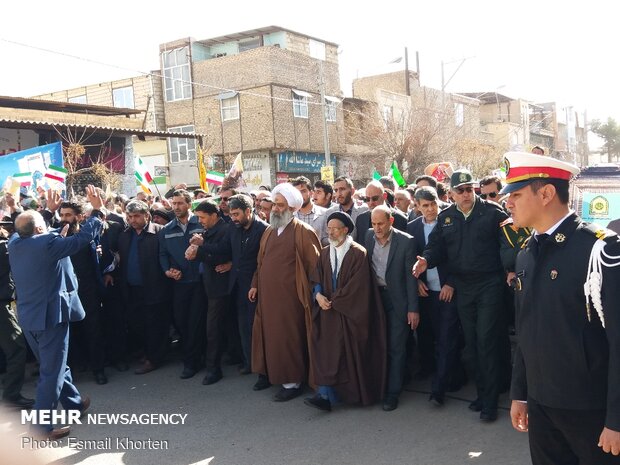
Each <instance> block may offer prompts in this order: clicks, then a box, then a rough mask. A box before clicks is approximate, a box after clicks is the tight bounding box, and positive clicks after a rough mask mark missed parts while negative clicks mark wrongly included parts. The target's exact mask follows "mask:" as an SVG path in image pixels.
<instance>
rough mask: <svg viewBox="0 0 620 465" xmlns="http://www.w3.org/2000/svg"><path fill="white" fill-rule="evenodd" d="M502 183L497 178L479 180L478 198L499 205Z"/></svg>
mask: <svg viewBox="0 0 620 465" xmlns="http://www.w3.org/2000/svg"><path fill="white" fill-rule="evenodd" d="M501 190H502V181H501V180H500V179H499V178H498V177H497V176H485V177H484V178H482V179H481V180H480V198H481V199H485V200H490V201H492V202H496V203H499V191H501Z"/></svg>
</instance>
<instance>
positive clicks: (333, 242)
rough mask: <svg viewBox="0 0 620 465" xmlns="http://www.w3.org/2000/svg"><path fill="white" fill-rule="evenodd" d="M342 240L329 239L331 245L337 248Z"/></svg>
mask: <svg viewBox="0 0 620 465" xmlns="http://www.w3.org/2000/svg"><path fill="white" fill-rule="evenodd" d="M341 242H342V241H335V240H333V239H329V245H331V246H332V247H334V248H336V247H338V246H339V245H340V243H341Z"/></svg>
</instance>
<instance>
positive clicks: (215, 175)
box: [205, 170, 226, 186]
mask: <svg viewBox="0 0 620 465" xmlns="http://www.w3.org/2000/svg"><path fill="white" fill-rule="evenodd" d="M225 177H226V175H225V174H224V173H220V172H218V171H211V170H209V171H207V176H206V178H205V179H206V181H207V182H208V183H209V184H215V185H216V186H221V185H222V183H223V182H224V178H225Z"/></svg>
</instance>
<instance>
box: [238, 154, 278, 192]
mask: <svg viewBox="0 0 620 465" xmlns="http://www.w3.org/2000/svg"><path fill="white" fill-rule="evenodd" d="M242 160H243V180H244V181H245V184H246V189H247V190H254V189H258V188H259V187H260V186H271V168H270V163H269V154H267V153H249V154H245V153H244V154H243V155H242ZM246 189H244V190H246Z"/></svg>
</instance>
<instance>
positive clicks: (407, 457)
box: [0, 362, 530, 465]
mask: <svg viewBox="0 0 620 465" xmlns="http://www.w3.org/2000/svg"><path fill="white" fill-rule="evenodd" d="M134 368H135V364H134V366H132V369H131V370H129V371H126V372H117V371H116V370H115V369H114V368H108V369H107V373H108V376H109V383H108V384H107V385H103V386H99V385H97V384H95V382H94V381H93V380H92V377H91V376H90V374H89V373H79V374H76V376H75V377H76V384H77V386H78V388H79V389H80V390H81V392H82V393H83V394H87V395H89V396H90V397H91V399H92V404H91V408H90V410H89V413H91V414H112V413H125V414H173V413H174V414H187V416H186V417H185V424H183V425H171V424H168V425H161V424H160V425H154V424H128V425H113V424H105V423H104V422H102V421H98V422H97V424H87V423H85V422H84V423H83V424H81V425H73V427H72V431H71V435H70V436H71V437H72V438H74V439H72V441H73V443H74V445H75V444H79V443H78V441H81V440H86V441H90V443H94V444H99V445H100V446H101V448H100V449H96V450H92V449H91V450H80V449H77V448H76V447H68V440H67V439H66V438H65V439H64V440H62V441H61V442H60V443H59V444H56V445H54V446H52V447H42V448H39V449H38V450H34V451H33V450H31V449H32V448H33V447H32V445H28V444H27V443H25V441H26V439H25V438H29V434H28V432H27V427H26V426H23V425H22V424H21V418H20V414H19V411H9V412H6V413H5V414H4V416H3V418H2V420H1V421H0V430H1V431H2V432H1V433H0V435H1V436H2V437H4V441H5V444H8V446H10V447H12V448H14V449H16V450H18V451H20V452H21V453H23V454H25V456H26V459H25V461H24V462H23V463H28V464H30V463H45V464H54V465H65V464H67V465H69V464H105V465H114V464H131V465H158V464H171V465H190V464H207V463H210V464H213V465H244V464H248V465H250V464H252V465H261V464H265V465H276V464H287V465H292V464H293V465H297V464H299V465H302V464H303V465H306V464H308V465H309V464H343V465H344V464H356V465H359V464H373V465H375V464H385V465H393V464H413V465H443V464H446V465H447V464H476V465H483V464H489V465H491V464H493V465H497V464H502V465H513V464H514V465H525V464H529V463H530V460H529V452H528V442H527V435H525V434H520V433H517V432H516V431H514V430H513V429H512V427H511V425H510V420H509V415H508V410H507V409H508V405H509V401H508V399H507V398H506V397H505V395H504V396H502V398H501V401H500V405H501V407H503V408H502V409H500V415H499V419H498V420H497V421H496V422H495V423H491V424H484V423H482V422H480V420H479V419H478V414H476V413H473V412H471V411H469V410H468V408H467V405H468V403H469V401H471V400H472V399H473V398H474V397H475V395H474V388H473V385H472V383H470V384H469V385H468V386H466V387H465V388H463V389H462V390H461V391H459V392H457V393H453V394H452V395H451V397H449V398H448V399H447V400H446V404H445V405H444V406H443V407H434V406H433V405H431V404H430V403H429V402H428V393H427V391H428V386H429V383H430V380H429V381H425V382H419V383H414V384H412V385H409V386H408V387H407V388H406V391H405V392H404V393H403V394H402V396H401V399H400V406H399V408H398V409H396V410H395V411H392V412H384V411H383V410H382V409H381V406H380V405H375V406H371V407H364V408H362V407H340V408H336V409H334V411H332V412H331V413H325V412H321V411H318V410H314V409H311V408H310V407H307V406H306V405H304V403H303V397H300V398H297V399H294V400H292V401H290V402H287V403H277V402H273V401H272V396H273V394H274V393H275V392H276V388H275V387H272V388H270V389H267V390H265V391H260V392H254V391H252V385H253V384H254V382H255V380H256V376H255V375H246V376H242V375H239V374H238V373H237V370H236V367H231V366H228V367H225V370H224V378H223V379H222V380H221V381H220V382H218V383H216V384H214V385H211V386H203V385H202V384H201V381H202V378H203V376H204V372H203V373H199V374H198V375H196V376H195V377H193V378H191V379H188V380H181V379H179V374H180V371H181V366H180V363H179V362H169V363H168V364H167V365H165V366H164V367H162V368H160V369H159V370H156V371H154V372H151V373H148V374H146V375H135V374H133V369H134ZM28 370H29V372H30V371H32V370H33V367H32V366H31V365H29V366H28ZM35 382H36V378H35V377H33V376H29V377H28V378H27V383H26V386H25V388H24V393H25V394H26V395H31V396H34V392H35ZM310 394H311V393H310V391H309V390H308V391H307V393H306V395H307V396H309V395H310ZM128 418H131V417H130V416H128ZM175 418H179V417H175ZM107 438H109V439H108V440H107V441H106V439H107ZM124 438H129V439H124ZM149 439H150V440H151V442H150V446H149V443H148V440H149ZM117 440H118V441H120V442H117ZM129 440H131V441H134V443H133V446H134V447H138V446H140V445H146V447H147V448H146V449H134V450H131V449H129V450H126V449H124V447H127V446H129V443H128V442H127V441H129ZM95 441H100V442H99V443H96V442H95ZM139 441H142V442H139ZM155 441H159V443H156V442H155ZM153 444H159V445H160V446H162V445H164V444H165V445H166V446H167V449H163V450H162V449H160V450H157V449H154V448H153ZM149 447H150V448H149ZM2 450H3V451H5V452H3V453H2V454H0V464H2V463H7V464H9V463H10V464H11V465H16V464H17V463H18V462H17V461H15V460H13V459H8V458H7V455H6V451H8V447H5V445H3V447H2ZM35 459H38V461H37V460H35Z"/></svg>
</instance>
